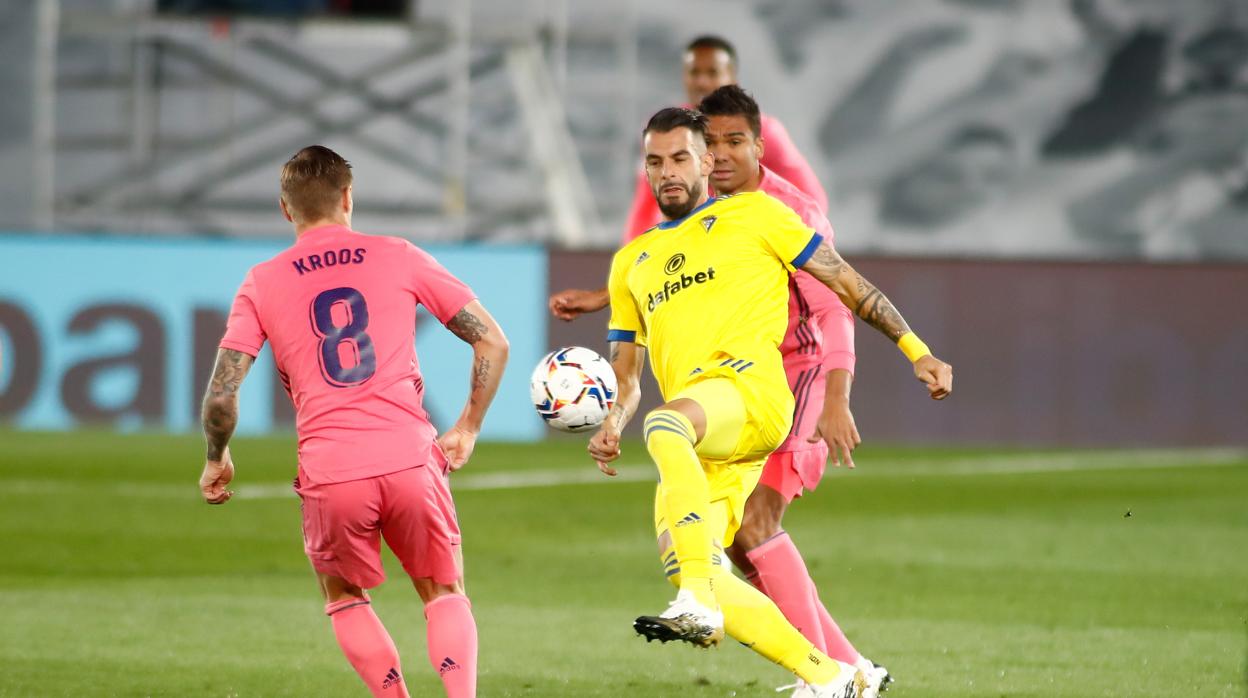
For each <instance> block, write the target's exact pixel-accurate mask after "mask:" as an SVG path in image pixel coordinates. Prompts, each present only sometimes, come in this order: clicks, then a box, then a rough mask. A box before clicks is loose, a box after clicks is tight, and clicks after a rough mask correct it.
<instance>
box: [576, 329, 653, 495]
mask: <svg viewBox="0 0 1248 698" xmlns="http://www.w3.org/2000/svg"><path fill="white" fill-rule="evenodd" d="M645 358H646V349H645V347H643V346H641V345H639V344H634V343H632V342H611V368H613V369H615V381H616V383H617V384H618V385H617V387H618V390H617V391H616V394H615V406H614V407H612V408H611V412H610V413H608V414H607V418H606V420H604V421H603V423H602V427H601V428H600V429H599V430H598V432H597V433H596V434H594V438H592V439H590V441H589V454H590V455H591V456H593V457H594V460H595V461H596V462H597V463H598V469H599V470H601V471H602V472H604V473H606V474H607V475H611V476H614V475H615V474H616V470H615V468H612V467H611V466H609V465H607V464H608V463H610V462H611V461H613V460H615V459H616V458H619V457H620V433H621V432H623V431H624V425H625V424H628V420H629V419H630V418H632V416H633V414H635V413H636V412H637V405H638V403H639V402H641V367H642V364H643V363H644V362H645Z"/></svg>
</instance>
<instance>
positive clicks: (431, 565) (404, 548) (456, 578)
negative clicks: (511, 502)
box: [382, 465, 477, 698]
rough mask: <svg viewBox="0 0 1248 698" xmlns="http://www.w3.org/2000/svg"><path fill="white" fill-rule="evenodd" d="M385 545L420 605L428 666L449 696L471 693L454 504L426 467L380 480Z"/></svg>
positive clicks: (472, 669)
mask: <svg viewBox="0 0 1248 698" xmlns="http://www.w3.org/2000/svg"><path fill="white" fill-rule="evenodd" d="M382 484H383V493H384V494H385V495H386V501H387V506H386V508H385V511H384V515H383V519H382V534H383V535H384V536H385V539H386V544H387V545H389V546H390V549H391V550H393V551H394V553H395V555H396V556H397V557H398V558H399V561H400V562H401V563H402V564H403V569H404V571H406V572H407V574H408V576H409V577H411V579H412V584H413V586H415V587H416V592H417V593H418V594H420V598H421V600H422V601H423V602H424V604H425V619H426V621H427V624H426V639H427V645H428V649H429V663H430V665H431V666H433V669H434V671H436V672H438V676H439V677H440V678H441V679H442V686H443V688H444V689H445V690H446V695H447V696H448V697H449V698H471V697H472V696H475V695H476V692H477V623H476V619H475V618H473V615H472V603H471V602H470V601H469V600H468V596H467V595H466V594H465V593H464V575H463V570H464V564H463V553H462V550H461V548H460V532H459V524H458V523H457V522H456V519H455V504H454V502H453V501H452V499H451V493H450V490H449V488H448V487H447V486H446V479H445V478H444V477H443V476H442V474H441V470H440V469H439V468H437V467H434V466H432V465H426V466H423V467H419V468H410V469H408V470H403V471H400V472H397V473H391V474H390V475H386V476H384V477H383V478H382Z"/></svg>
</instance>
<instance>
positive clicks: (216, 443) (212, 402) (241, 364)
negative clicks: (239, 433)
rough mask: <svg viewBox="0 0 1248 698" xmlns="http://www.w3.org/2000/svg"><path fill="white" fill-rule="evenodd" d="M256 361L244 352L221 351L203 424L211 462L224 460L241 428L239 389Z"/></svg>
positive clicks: (210, 383)
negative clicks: (229, 446)
mask: <svg viewBox="0 0 1248 698" xmlns="http://www.w3.org/2000/svg"><path fill="white" fill-rule="evenodd" d="M253 361H254V359H253V358H252V357H250V356H248V355H247V354H244V353H243V352H241V351H234V350H233V349H221V350H219V351H218V352H217V363H216V366H215V367H213V370H212V378H211V379H210V380H209V381H208V390H207V391H206V392H205V393H204V404H203V410H202V414H201V420H202V422H203V426H204V439H205V440H206V441H207V442H208V452H207V456H208V460H214V461H215V460H220V459H221V457H222V456H223V455H224V453H225V447H226V445H228V444H229V442H230V436H232V435H233V434H234V427H235V426H236V425H237V424H238V389H239V386H240V385H242V382H243V378H244V377H246V376H247V371H248V370H250V369H251V364H252V362H253Z"/></svg>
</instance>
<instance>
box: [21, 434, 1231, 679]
mask: <svg viewBox="0 0 1248 698" xmlns="http://www.w3.org/2000/svg"><path fill="white" fill-rule="evenodd" d="M232 450H233V452H234V456H235V461H236V463H237V464H238V467H239V475H238V479H237V480H236V484H237V487H236V489H237V490H238V492H239V496H238V497H236V498H235V500H234V501H232V502H230V503H229V504H228V505H226V506H224V507H219V508H218V507H208V506H206V505H204V504H202V503H201V502H199V501H198V499H197V492H196V488H195V480H196V478H197V477H198V474H199V468H200V465H201V460H200V456H201V453H202V448H201V445H200V442H199V441H198V440H197V439H195V438H189V437H171V436H149V435H136V436H117V435H111V434H103V433H75V434H24V433H14V432H0V541H3V546H4V554H3V556H2V557H0V611H2V615H0V618H2V619H3V623H2V626H0V627H2V628H3V630H0V696H58V695H66V696H70V695H72V696H105V695H117V696H141V695H161V696H233V695H239V696H361V695H366V693H365V691H364V688H363V684H362V683H361V682H359V680H358V679H357V678H356V676H355V674H354V673H353V672H352V671H351V669H350V667H349V666H348V664H347V663H346V661H345V660H344V659H343V658H342V657H341V655H340V654H339V651H338V649H337V646H336V645H335V644H334V641H333V636H332V634H331V633H330V631H329V624H328V621H327V620H326V619H325V617H324V616H323V615H322V614H321V602H320V600H319V599H318V597H317V593H316V589H315V586H314V583H313V580H312V577H311V574H310V573H309V571H308V567H307V563H306V561H305V560H304V558H303V554H302V547H301V544H300V537H299V515H298V502H297V500H296V499H295V498H294V497H293V496H290V495H289V490H288V484H289V481H290V478H291V477H292V475H293V473H294V451H293V443H292V439H290V438H273V439H243V440H239V441H238V442H237V443H236V444H235V445H234V446H233V448H232ZM582 454H583V443H582V442H581V441H580V440H575V441H565V440H559V441H553V442H550V443H546V444H537V445H499V444H493V445H491V444H486V445H483V446H481V447H480V448H479V450H478V454H477V457H476V459H475V460H474V462H473V463H471V464H470V466H469V468H468V469H466V470H465V471H464V472H462V473H461V474H457V475H456V476H455V479H454V483H455V484H454V487H455V488H456V500H457V502H458V507H459V514H460V518H461V523H462V526H463V529H464V535H465V541H466V545H465V550H466V555H467V566H468V584H469V593H470V595H471V596H472V598H473V602H474V610H475V613H476V616H477V621H478V624H479V627H480V633H481V680H480V694H481V695H482V696H487V697H490V696H540V697H549V696H630V697H632V696H647V697H648V696H671V697H673V698H684V697H686V696H708V697H709V696H770V695H776V694H775V693H774V692H773V688H774V687H775V686H777V685H780V684H782V683H788V675H787V674H786V673H785V672H784V671H783V670H781V669H780V668H779V667H776V666H773V665H770V664H768V663H766V662H765V661H763V660H762V659H759V658H757V657H755V656H753V655H752V653H751V652H749V651H748V650H746V649H744V648H742V647H740V646H737V645H736V644H735V643H728V644H726V645H725V646H723V647H721V648H719V649H717V650H713V651H709V652H702V651H695V650H693V649H690V648H686V647H675V646H671V645H668V646H660V645H658V644H657V643H656V644H651V645H647V644H646V643H645V642H643V641H641V640H640V639H639V638H637V637H636V636H634V635H633V633H632V630H631V625H630V623H631V620H632V618H633V617H634V616H635V615H637V614H639V613H642V612H656V611H658V610H660V609H662V608H663V607H664V606H665V604H666V603H667V601H668V600H669V599H670V597H671V596H672V590H671V589H670V588H669V587H668V586H667V585H666V584H665V583H664V581H663V580H662V577H661V574H660V572H659V563H658V560H657V557H656V555H655V552H654V544H653V541H652V534H651V531H650V521H651V514H650V506H651V501H652V494H653V485H652V484H650V480H651V477H650V471H649V470H648V469H647V468H646V467H645V466H644V464H643V458H642V457H643V455H644V451H642V450H641V449H640V448H639V447H638V446H637V445H631V446H629V447H627V448H626V450H625V460H626V462H628V463H630V464H631V467H629V468H628V469H627V470H626V471H625V475H626V476H627V477H626V478H625V479H624V481H622V482H610V483H607V482H603V481H601V480H600V476H598V475H597V473H596V471H594V470H593V465H592V464H591V463H589V462H587V461H586V459H585V458H584V457H583V456H582ZM858 460H859V464H860V465H859V469H858V470H857V471H856V472H854V473H841V472H837V473H834V474H832V475H831V476H830V477H829V478H828V479H826V480H825V482H824V486H823V487H822V488H821V489H820V491H819V492H818V493H817V494H816V495H814V496H811V497H808V498H806V499H805V500H803V501H800V502H798V503H797V504H796V505H795V506H794V508H793V510H792V511H791V513H790V516H789V518H788V521H787V524H788V525H787V528H788V530H789V531H790V532H791V534H792V535H793V537H794V539H795V540H796V541H797V542H798V544H799V546H800V547H801V548H802V549H803V551H804V552H805V554H806V556H807V560H808V562H809V564H810V566H811V568H812V573H813V575H814V576H815V578H816V580H817V581H818V582H819V584H820V588H821V590H822V592H823V596H824V600H825V602H826V604H827V605H828V607H829V608H830V609H831V610H832V611H833V613H834V615H836V616H837V619H838V620H839V621H840V622H841V625H842V627H843V628H845V630H846V632H847V633H849V635H850V637H851V639H853V640H855V642H856V643H857V645H858V647H859V649H861V650H862V651H863V652H864V653H865V654H867V655H868V656H870V657H872V658H873V659H876V660H877V661H880V662H882V663H885V664H887V665H888V666H889V668H890V669H891V670H892V671H893V673H894V675H895V676H896V677H897V683H896V684H895V685H894V688H893V690H892V691H891V692H890V693H889V694H888V695H889V696H891V697H892V698H905V697H907V696H910V697H922V698H940V697H943V696H950V697H952V696H982V697H985V698H986V697H993V698H996V697H998V696H1037V697H1039V696H1045V697H1052V696H1180V695H1182V696H1202V697H1209V698H1216V697H1227V698H1229V697H1232V696H1234V697H1237V698H1238V697H1241V696H1245V695H1248V688H1246V684H1245V674H1246V672H1248V666H1246V655H1248V455H1245V454H1244V453H1242V452H1240V453H1236V452H1226V451H1192V452H1149V451H1141V452H1084V453H1073V452H1060V453H1039V452H1010V451H948V450H942V451H934V452H933V451H925V450H914V449H911V450H895V449H884V448H878V447H875V448H865V447H864V448H863V449H861V451H860V454H859V458H858ZM578 474H580V475H581V476H583V477H584V479H585V480H586V481H584V482H581V481H577V475H578ZM387 565H388V570H389V571H390V573H391V575H392V577H391V579H390V581H388V582H387V583H386V584H385V585H383V586H382V587H381V588H379V589H378V590H376V591H375V592H374V599H375V607H376V608H377V610H378V613H379V615H381V617H382V618H383V620H385V621H386V623H387V625H388V626H389V628H390V630H391V633H392V634H393V635H394V637H395V641H396V642H397V643H398V646H399V648H400V651H401V652H402V653H403V656H404V660H405V673H406V676H407V681H408V683H409V685H410V687H411V688H412V690H413V694H414V695H429V696H436V695H440V684H439V683H438V681H437V679H436V676H435V674H434V673H433V671H432V669H430V668H429V666H428V664H427V660H426V658H425V649H424V620H423V618H422V616H421V609H420V605H419V602H418V600H417V597H416V594H415V592H414V591H413V590H412V589H411V587H410V585H409V584H407V583H406V581H405V580H404V579H403V578H402V576H401V571H400V570H399V568H398V566H397V564H396V563H395V562H394V560H393V559H392V558H387Z"/></svg>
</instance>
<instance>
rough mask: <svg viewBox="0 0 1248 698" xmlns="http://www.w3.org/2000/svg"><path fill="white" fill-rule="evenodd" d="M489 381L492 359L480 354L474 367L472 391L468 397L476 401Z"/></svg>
mask: <svg viewBox="0 0 1248 698" xmlns="http://www.w3.org/2000/svg"><path fill="white" fill-rule="evenodd" d="M489 382H490V360H489V359H487V358H485V357H484V356H478V357H477V361H476V364H475V365H473V367H472V392H471V393H469V396H468V399H469V400H472V401H473V402H476V401H477V394H478V393H480V392H481V391H482V390H485V388H486V386H487V385H488V384H489Z"/></svg>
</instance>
